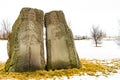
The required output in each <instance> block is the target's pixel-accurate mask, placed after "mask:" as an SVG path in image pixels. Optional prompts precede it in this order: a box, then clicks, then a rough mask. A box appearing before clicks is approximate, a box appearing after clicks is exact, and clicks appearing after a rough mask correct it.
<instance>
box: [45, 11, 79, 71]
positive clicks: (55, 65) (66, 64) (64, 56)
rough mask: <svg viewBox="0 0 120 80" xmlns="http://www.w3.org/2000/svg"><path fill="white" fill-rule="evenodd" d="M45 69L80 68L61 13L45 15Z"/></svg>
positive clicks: (53, 12)
mask: <svg viewBox="0 0 120 80" xmlns="http://www.w3.org/2000/svg"><path fill="white" fill-rule="evenodd" d="M45 27H46V48H47V69H48V70H49V69H52V70H54V69H67V68H80V67H81V63H80V60H79V57H78V55H77V52H76V50H75V45H74V40H73V35H72V31H71V30H70V28H69V27H68V26H67V23H66V20H65V17H64V13H63V12H62V11H52V12H49V13H46V14H45Z"/></svg>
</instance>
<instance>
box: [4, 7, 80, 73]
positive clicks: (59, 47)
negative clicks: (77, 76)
mask: <svg viewBox="0 0 120 80" xmlns="http://www.w3.org/2000/svg"><path fill="white" fill-rule="evenodd" d="M43 24H44V25H45V28H46V52H47V63H46V62H45V59H44V43H43V42H44V39H43ZM8 56H9V59H8V60H7V62H6V65H5V70H6V71H8V72H10V71H17V72H22V71H35V70H40V69H47V70H50V69H52V70H55V69H67V68H80V67H81V63H80V61H79V57H78V55H77V52H76V50H75V46H74V41H73V35H72V32H71V30H70V29H69V28H68V26H67V23H66V20H65V17H64V14H63V12H62V11H51V12H49V13H46V14H45V17H44V13H43V11H42V10H38V9H32V8H23V9H22V10H21V12H20V15H19V16H18V18H17V20H16V21H15V23H14V25H13V28H12V33H11V34H10V35H9V38H8Z"/></svg>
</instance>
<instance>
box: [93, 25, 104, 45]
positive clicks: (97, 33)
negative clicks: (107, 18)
mask: <svg viewBox="0 0 120 80" xmlns="http://www.w3.org/2000/svg"><path fill="white" fill-rule="evenodd" d="M91 36H92V38H93V40H94V42H95V46H96V47H98V43H100V41H101V40H102V39H103V37H105V36H106V34H105V33H104V32H103V31H102V30H100V29H99V27H98V26H97V27H95V26H94V25H93V27H92V31H91Z"/></svg>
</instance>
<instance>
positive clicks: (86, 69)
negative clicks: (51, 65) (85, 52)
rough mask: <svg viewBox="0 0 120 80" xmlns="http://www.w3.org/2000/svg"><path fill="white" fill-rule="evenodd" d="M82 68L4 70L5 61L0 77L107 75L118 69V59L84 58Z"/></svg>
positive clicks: (0, 69) (41, 77)
mask: <svg viewBox="0 0 120 80" xmlns="http://www.w3.org/2000/svg"><path fill="white" fill-rule="evenodd" d="M81 63H82V66H83V68H80V69H76V68H74V69H61V70H54V71H52V70H49V71H46V70H37V71H35V72H21V73H20V72H19V73H18V72H5V71H4V66H5V63H0V79H24V80H25V79H47V78H56V77H57V78H60V77H63V76H66V77H67V78H69V77H70V76H74V75H79V76H84V75H90V76H96V77H98V76H101V75H103V76H108V75H110V74H113V73H117V70H119V69H120V64H119V63H120V60H118V59H113V60H110V61H107V60H86V59H81Z"/></svg>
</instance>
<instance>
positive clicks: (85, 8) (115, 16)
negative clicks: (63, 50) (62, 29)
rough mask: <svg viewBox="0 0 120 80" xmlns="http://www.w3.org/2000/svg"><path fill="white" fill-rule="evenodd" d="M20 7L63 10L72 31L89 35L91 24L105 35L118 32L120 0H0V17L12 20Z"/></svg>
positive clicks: (47, 10)
mask: <svg viewBox="0 0 120 80" xmlns="http://www.w3.org/2000/svg"><path fill="white" fill-rule="evenodd" d="M23 7H31V8H37V9H41V10H43V11H44V12H49V11H51V10H63V11H64V14H65V17H66V20H67V22H68V23H69V24H70V28H71V29H72V31H73V34H74V35H90V29H91V27H92V25H96V26H97V25H98V26H100V27H101V29H103V31H105V32H106V34H107V35H118V32H119V30H120V22H119V20H120V0H0V21H1V20H2V19H8V20H9V21H10V22H11V24H13V23H14V21H15V20H16V18H17V17H18V15H19V12H20V10H21V9H22V8H23Z"/></svg>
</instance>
